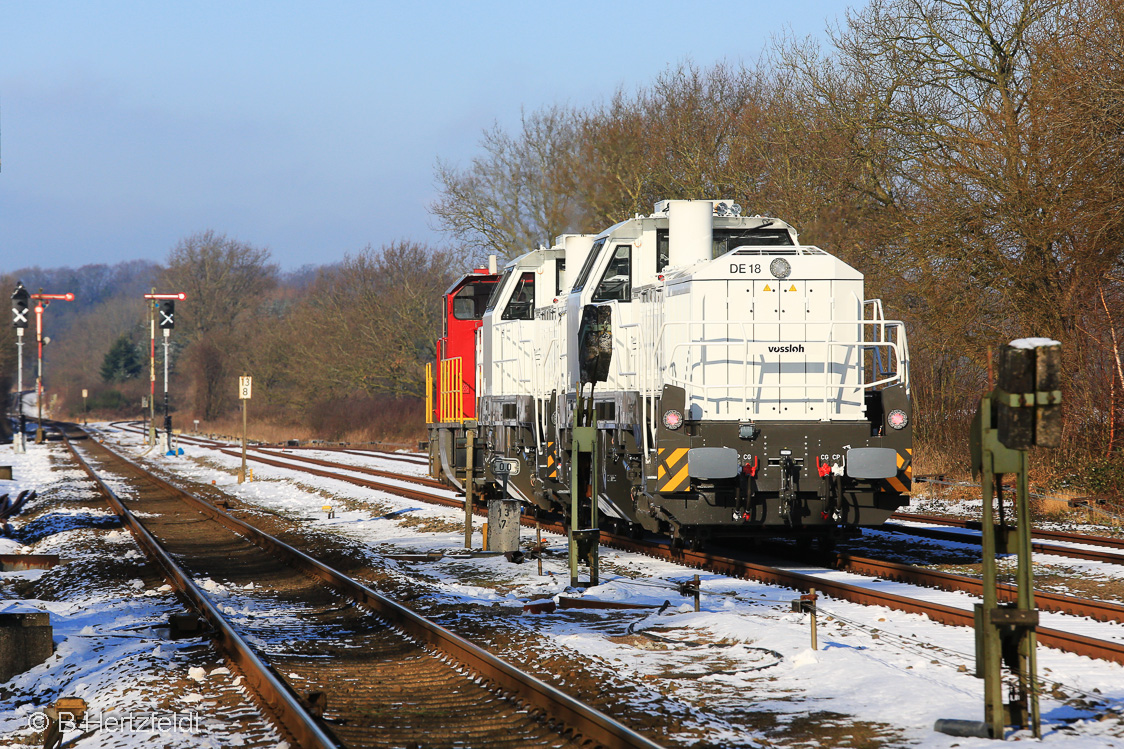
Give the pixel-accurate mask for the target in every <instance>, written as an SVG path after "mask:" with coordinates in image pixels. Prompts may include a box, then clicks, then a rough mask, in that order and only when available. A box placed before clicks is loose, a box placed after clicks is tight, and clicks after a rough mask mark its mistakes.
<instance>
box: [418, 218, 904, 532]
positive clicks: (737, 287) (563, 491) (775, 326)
mask: <svg viewBox="0 0 1124 749" xmlns="http://www.w3.org/2000/svg"><path fill="white" fill-rule="evenodd" d="M474 282H476V283H480V284H483V283H486V284H488V285H489V288H490V289H491V290H492V291H491V294H490V297H489V299H488V302H487V304H486V307H485V309H484V311H483V314H482V315H476V317H478V318H479V320H478V321H475V318H474V321H473V322H472V324H471V325H470V326H468V327H462V328H461V329H460V331H461V332H460V333H457V332H455V330H454V328H455V326H453V325H450V324H449V323H450V322H453V320H452V319H450V320H449V321H448V322H447V325H446V331H447V334H446V338H445V339H443V342H442V343H443V345H442V347H441V349H440V350H449V349H450V348H451V347H452V346H453V345H455V341H454V340H453V339H454V338H455V337H456V336H457V335H461V336H465V335H470V334H471V335H475V337H476V340H475V352H474V356H472V357H470V358H471V359H473V360H474V362H471V363H470V364H469V366H467V367H463V368H458V370H457V371H458V372H459V373H460V374H458V375H457V376H456V377H449V376H446V377H444V378H439V380H438V382H437V383H436V388H437V402H438V403H441V402H448V401H449V400H450V393H452V392H453V391H454V390H455V391H456V393H458V394H459V393H466V392H469V391H470V388H471V392H472V393H474V394H475V395H476V396H477V397H476V399H475V402H474V403H472V404H471V406H468V405H464V406H462V407H461V409H460V415H459V417H458V418H450V414H449V413H448V409H445V410H444V412H442V410H441V409H437V408H433V407H431V409H430V419H429V421H430V422H431V424H430V428H431V437H432V439H431V440H430V444H431V454H432V457H433V460H432V465H433V472H434V473H435V474H437V475H444V476H446V477H448V478H450V479H454V480H456V479H455V470H454V469H452V468H451V467H452V466H455V465H456V464H458V463H459V464H460V465H462V466H463V463H464V460H463V451H457V449H456V447H457V445H458V444H461V445H463V436H464V430H465V428H466V425H467V426H468V427H471V428H473V429H474V431H475V433H476V435H477V441H476V442H475V443H474V445H476V446H477V453H483V457H484V460H483V462H482V464H481V463H478V465H481V467H482V474H483V475H482V476H481V477H480V478H478V479H477V482H478V483H480V484H481V485H482V486H481V488H491V489H492V490H496V489H497V488H498V486H499V482H498V481H497V480H496V476H495V475H494V474H493V471H492V467H493V465H494V463H493V460H492V459H494V458H504V459H506V460H504V461H503V464H504V465H505V467H506V468H509V469H513V470H511V472H510V476H509V481H508V482H507V486H508V492H509V493H510V494H511V495H512V496H514V497H516V498H518V499H520V500H522V501H524V502H527V503H530V504H532V505H534V506H536V507H539V508H542V509H544V510H550V509H553V510H560V511H561V512H562V513H563V514H564V515H568V514H569V507H570V505H571V501H570V500H571V497H570V494H571V486H570V483H571V481H570V477H571V471H570V467H569V465H568V464H567V461H568V456H569V455H570V454H571V452H570V448H571V438H572V429H573V427H574V426H575V425H578V424H585V425H587V426H594V427H596V439H597V447H598V450H597V452H598V454H599V456H600V457H599V458H598V460H597V463H596V466H597V467H596V469H595V470H596V475H590V476H585V473H587V472H585V471H584V467H583V470H582V471H579V472H578V473H580V474H582V475H583V476H584V478H582V479H581V482H580V485H579V486H578V487H576V490H577V491H579V492H581V496H582V497H583V498H584V499H583V501H584V506H585V507H586V508H587V509H586V510H585V512H588V505H589V500H590V499H592V497H594V496H596V498H597V508H598V512H599V513H600V514H601V515H602V516H603V517H607V518H608V519H609V520H610V522H611V523H613V524H614V525H615V526H616V527H617V529H618V530H622V531H623V530H625V529H630V530H632V531H634V532H635V531H640V530H641V529H646V530H649V531H657V532H663V533H668V534H670V535H671V536H672V537H673V538H674V539H676V540H677V541H679V542H691V543H694V544H698V543H701V542H702V540H703V539H705V538H706V537H708V536H718V535H752V534H761V533H767V534H775V533H778V532H781V533H787V534H813V535H819V536H823V537H829V536H831V535H833V534H835V533H838V532H839V531H840V530H843V529H846V528H848V527H850V528H854V527H858V526H870V525H878V524H881V523H882V522H883V521H884V520H885V519H886V518H887V517H888V516H889V515H890V514H891V513H892V512H893V511H894V510H895V509H896V508H897V507H898V506H900V505H902V504H904V503H906V502H908V497H907V496H906V495H907V492H908V489H909V485H910V478H911V457H912V449H911V428H910V426H911V406H910V397H909V355H908V348H907V344H906V336H905V330H904V326H903V325H902V323H901V322H899V321H891V320H886V319H885V318H884V316H883V312H882V304H881V301H880V300H868V299H865V297H864V294H863V276H862V274H861V273H859V272H858V271H856V270H855V269H854V268H851V267H850V266H848V265H847V264H845V263H843V262H842V261H840V260H839V259H838V258H835V257H833V256H831V255H829V254H828V253H826V252H824V251H823V250H821V249H818V248H816V247H812V246H806V245H801V244H800V243H799V241H798V238H797V234H796V231H795V230H794V229H793V228H792V227H791V226H790V225H789V224H787V223H785V222H784V221H781V220H779V219H774V218H765V217H761V216H752V217H746V216H741V215H740V208H739V207H738V206H737V205H736V204H734V203H733V202H732V201H729V200H719V201H710V200H694V201H689V200H668V201H662V202H660V203H657V204H656V206H655V210H654V212H653V213H652V214H650V215H648V216H642V215H637V216H635V217H633V218H631V219H628V220H626V221H622V222H620V223H618V224H616V225H614V226H612V227H610V228H608V229H606V230H605V231H603V232H601V233H600V234H597V235H563V236H562V237H559V238H558V239H557V241H556V242H555V244H554V246H553V247H550V248H545V247H543V248H539V249H537V250H533V251H531V252H528V253H526V254H525V255H522V256H521V257H519V258H516V259H515V260H513V261H511V262H510V263H508V264H507V266H506V267H505V268H504V270H503V275H502V277H500V278H499V280H498V282H497V281H496V277H495V275H492V274H488V273H486V272H485V271H484V270H483V269H481V270H478V271H476V272H475V273H474V274H470V275H468V276H466V277H465V278H464V279H462V280H461V281H460V282H458V284H456V285H454V287H453V288H452V289H450V292H449V295H448V296H449V300H450V301H449V306H448V309H449V310H450V314H451V311H452V309H453V301H452V300H453V297H455V296H458V295H459V296H460V297H466V296H468V294H467V291H466V290H467V289H470V288H472V284H473V283H474ZM474 293H477V295H478V294H479V290H477V291H476V292H474ZM462 308H463V309H467V307H464V306H463V305H462ZM462 319H463V318H462ZM462 343H463V342H462ZM439 357H440V354H439ZM461 364H463V362H461ZM447 365H448V362H445V363H443V365H442V368H441V371H446V370H448V369H449V368H448V366H447ZM473 370H475V371H473ZM450 371H451V370H450ZM587 383H588V384H587ZM465 414H468V416H467V417H466V416H465ZM472 415H475V420H472V419H471V418H469V417H471V416H472ZM458 440H459V441H458ZM458 457H459V460H458ZM579 520H581V519H580V518H579Z"/></svg>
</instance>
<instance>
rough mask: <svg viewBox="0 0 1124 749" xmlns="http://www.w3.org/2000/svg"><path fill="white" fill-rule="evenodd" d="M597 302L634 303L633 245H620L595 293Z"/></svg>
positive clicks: (594, 298) (594, 296)
mask: <svg viewBox="0 0 1124 749" xmlns="http://www.w3.org/2000/svg"><path fill="white" fill-rule="evenodd" d="M593 301H595V302H614V301H615V302H630V301H632V245H630V244H622V245H618V246H617V248H616V249H615V250H614V251H613V257H612V258H610V260H609V265H608V266H607V267H606V268H605V273H604V275H602V276H601V283H599V284H597V290H596V291H594V292H593Z"/></svg>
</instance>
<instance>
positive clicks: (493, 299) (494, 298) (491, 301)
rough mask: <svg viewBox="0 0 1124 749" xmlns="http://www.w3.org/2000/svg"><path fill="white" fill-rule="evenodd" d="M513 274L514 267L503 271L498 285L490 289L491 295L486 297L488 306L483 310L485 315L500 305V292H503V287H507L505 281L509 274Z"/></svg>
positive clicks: (509, 276)
mask: <svg viewBox="0 0 1124 749" xmlns="http://www.w3.org/2000/svg"><path fill="white" fill-rule="evenodd" d="M514 272H515V268H514V267H512V268H508V269H507V270H505V271H504V272H503V275H502V276H500V280H499V283H497V284H496V285H495V286H493V287H492V293H491V295H490V296H489V297H488V306H487V307H485V308H484V313H485V314H487V313H489V312H491V311H492V310H494V309H495V308H496V305H497V304H499V303H500V292H501V291H503V288H504V287H505V286H507V279H509V278H511V274H512V273H514Z"/></svg>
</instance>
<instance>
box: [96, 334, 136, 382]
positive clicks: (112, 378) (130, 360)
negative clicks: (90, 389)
mask: <svg viewBox="0 0 1124 749" xmlns="http://www.w3.org/2000/svg"><path fill="white" fill-rule="evenodd" d="M142 369H143V362H142V361H141V357H140V353H139V352H138V351H137V346H136V344H135V343H133V342H132V341H130V340H129V336H128V335H122V336H121V337H120V338H118V339H117V340H116V341H114V342H113V345H112V346H110V347H109V351H107V352H106V354H105V359H103V360H102V363H101V378H102V380H103V381H104V382H125V381H126V380H131V379H133V378H134V377H137V376H138V375H140V373H141V370H142Z"/></svg>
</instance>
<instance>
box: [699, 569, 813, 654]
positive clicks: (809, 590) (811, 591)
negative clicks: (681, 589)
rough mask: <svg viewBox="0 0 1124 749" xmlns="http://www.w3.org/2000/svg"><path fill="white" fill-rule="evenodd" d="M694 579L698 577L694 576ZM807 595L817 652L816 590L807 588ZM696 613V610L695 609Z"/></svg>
mask: <svg viewBox="0 0 1124 749" xmlns="http://www.w3.org/2000/svg"><path fill="white" fill-rule="evenodd" d="M695 577H696V579H697V578H698V575H696V576H695ZM808 593H809V595H811V597H812V602H811V610H812V650H819V649H820V648H819V642H818V641H817V640H816V589H815V588H809V589H808ZM695 610H696V611H697V610H698V609H695Z"/></svg>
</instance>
